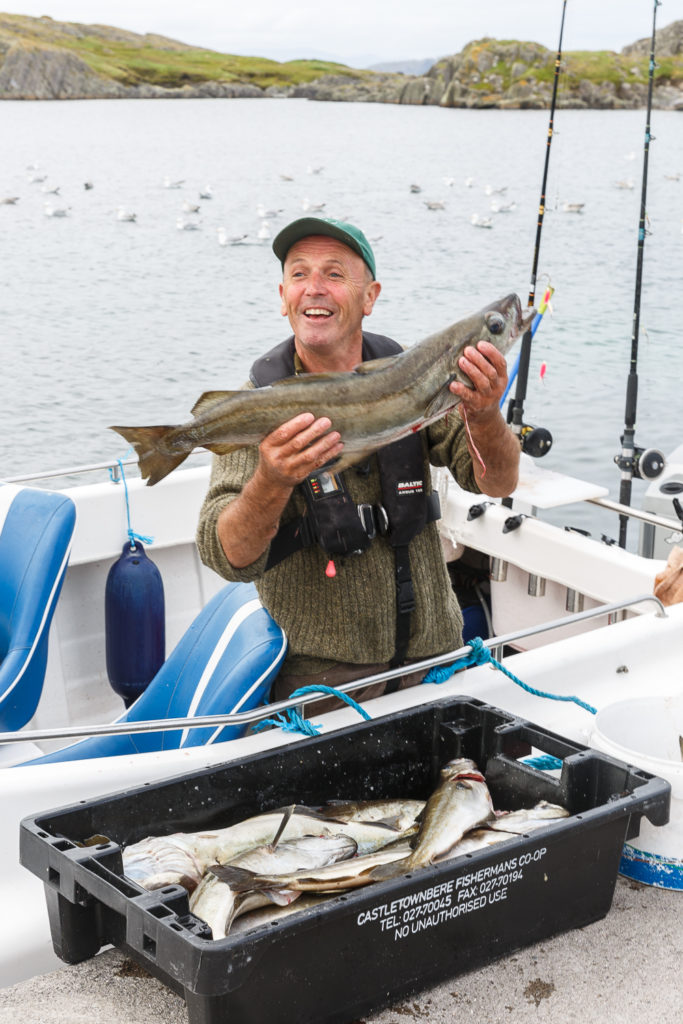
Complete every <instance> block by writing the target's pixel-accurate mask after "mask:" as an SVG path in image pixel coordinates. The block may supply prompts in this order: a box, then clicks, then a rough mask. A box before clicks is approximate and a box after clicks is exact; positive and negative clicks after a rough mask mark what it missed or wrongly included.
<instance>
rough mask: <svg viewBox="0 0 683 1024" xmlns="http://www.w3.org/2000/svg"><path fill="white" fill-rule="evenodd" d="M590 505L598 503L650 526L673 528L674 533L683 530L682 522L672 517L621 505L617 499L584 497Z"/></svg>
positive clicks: (611, 510) (608, 509)
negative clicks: (668, 517)
mask: <svg viewBox="0 0 683 1024" xmlns="http://www.w3.org/2000/svg"><path fill="white" fill-rule="evenodd" d="M586 501H587V502H589V503H590V504H591V505H599V506H600V508H604V509H607V511H608V512H618V513H619V515H620V516H630V517H631V518H632V519H637V520H639V521H640V522H642V523H650V525H652V526H663V527H664V529H665V530H673V531H674V532H675V533H681V532H682V531H683V523H681V522H680V521H679V522H676V521H675V520H674V519H667V518H666V516H658V515H655V514H654V513H653V512H644V511H643V509H640V508H633V507H632V506H631V505H622V504H620V503H619V502H618V501H610V499H609V498H586Z"/></svg>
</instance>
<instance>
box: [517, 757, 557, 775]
mask: <svg viewBox="0 0 683 1024" xmlns="http://www.w3.org/2000/svg"><path fill="white" fill-rule="evenodd" d="M522 764H528V765H529V767H530V768H538V769H539V771H542V772H554V771H557V769H558V768H561V767H562V761H560V759H559V757H553V756H552V754H539V756H538V757H523V758H522Z"/></svg>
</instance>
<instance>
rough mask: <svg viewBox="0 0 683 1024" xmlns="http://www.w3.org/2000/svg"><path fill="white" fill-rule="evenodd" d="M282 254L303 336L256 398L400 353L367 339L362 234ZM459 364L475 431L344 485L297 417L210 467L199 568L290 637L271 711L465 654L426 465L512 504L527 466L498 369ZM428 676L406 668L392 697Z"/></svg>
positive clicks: (371, 265)
mask: <svg viewBox="0 0 683 1024" xmlns="http://www.w3.org/2000/svg"><path fill="white" fill-rule="evenodd" d="M273 250H274V252H275V255H276V256H277V257H278V259H279V260H280V262H281V264H282V270H283V277H282V283H281V284H280V300H281V311H282V315H283V316H286V317H287V318H288V320H289V323H290V326H291V328H292V331H293V334H292V335H291V336H290V337H289V338H287V339H286V340H285V341H284V342H282V343H281V344H279V345H276V346H275V348H273V349H271V351H270V352H268V353H267V354H266V355H265V356H262V357H261V358H260V359H258V360H257V361H256V362H255V363H254V365H253V366H252V369H251V373H250V381H249V384H248V385H247V386H249V387H264V386H267V385H270V384H273V383H275V382H276V381H278V380H281V379H282V378H284V377H288V376H292V375H294V374H300V373H325V372H333V371H349V370H353V368H354V367H355V366H357V365H358V364H359V363H361V362H363V361H365V360H368V359H378V358H383V357H386V356H390V355H393V354H395V353H397V352H400V351H401V346H400V345H398V344H397V343H396V342H395V341H393V340H391V339H390V338H386V337H384V336H382V335H377V334H370V333H369V332H366V331H364V330H363V320H364V319H365V317H368V316H369V315H370V314H371V313H372V310H373V307H374V305H375V302H376V300H377V297H378V296H379V294H380V291H381V285H380V283H379V282H378V281H377V280H376V266H375V257H374V253H373V251H372V248H371V246H370V244H369V242H368V240H367V239H366V237H365V235H364V234H363V232H362V231H360V230H359V229H358V228H357V227H355V226H354V225H352V224H348V223H345V222H343V221H337V220H331V219H324V220H323V219H319V218H313V217H305V218H302V219H300V220H296V221H294V222H293V223H292V224H289V225H288V226H287V227H286V228H284V229H283V230H282V231H281V232H280V233H279V234H278V236H277V237H276V238H275V241H274V242H273ZM460 367H461V369H462V370H464V371H465V373H467V375H468V376H469V378H470V379H471V381H472V383H473V385H474V390H472V389H469V388H466V387H465V386H464V385H462V384H460V383H456V382H454V383H452V384H451V390H452V391H453V393H454V394H457V395H458V396H459V397H460V398H461V399H462V404H461V406H460V407H459V408H460V409H462V408H463V407H465V408H466V412H467V420H468V424H469V432H468V431H466V430H465V429H464V425H463V421H462V419H461V418H460V416H451V417H444V418H442V419H441V420H439V421H437V422H436V423H434V424H432V425H431V426H430V427H428V428H427V429H426V430H423V431H420V432H419V433H418V434H414V435H412V436H411V437H409V438H405V439H403V440H401V441H397V442H395V443H394V444H391V445H388V446H387V447H386V448H384V449H382V450H381V451H380V452H378V453H377V454H376V455H374V456H373V457H372V458H370V459H369V460H368V461H367V462H366V463H364V464H362V465H359V466H356V467H353V468H351V469H348V470H346V471H345V472H344V473H342V474H339V475H336V474H334V471H333V470H334V460H335V458H336V457H337V456H338V455H339V453H340V452H341V450H342V449H343V440H342V438H341V437H340V435H339V433H338V432H337V431H336V430H335V428H334V423H333V422H331V421H330V419H329V418H328V417H326V416H323V417H319V418H317V419H316V417H315V416H314V415H313V414H312V413H302V414H301V415H299V416H296V417H294V419H291V420H289V421H288V422H286V423H283V424H282V425H281V426H280V427H278V428H277V429H276V430H274V431H273V432H272V433H271V434H269V435H268V436H267V437H266V438H264V440H263V441H262V442H261V444H260V445H259V446H258V447H252V448H246V449H242V450H240V451H237V452H234V453H232V454H230V455H224V456H216V457H215V458H214V465H213V470H212V476H211V485H210V488H209V492H208V494H207V496H206V499H205V502H204V505H203V508H202V512H201V516H200V521H199V528H198V532H197V543H198V546H199V550H200V554H201V556H202V559H203V561H204V562H205V563H206V564H207V565H209V566H210V567H211V568H213V569H214V570H215V571H216V572H218V573H219V574H220V575H221V576H223V577H225V579H228V580H241V581H252V580H253V581H254V582H255V583H256V587H257V589H258V592H259V595H260V597H261V600H262V602H263V604H264V606H265V607H266V608H267V609H268V611H269V612H270V613H271V615H272V616H273V618H274V619H275V621H276V622H277V623H278V624H279V625H280V626H281V627H282V628H283V629H284V631H285V633H286V634H287V638H288V641H289V648H288V654H287V658H286V661H285V664H284V667H283V670H282V672H281V674H280V676H279V677H278V678H277V679H276V681H275V684H274V687H273V693H272V695H271V698H272V699H275V700H283V699H285V698H286V697H287V696H288V695H289V694H290V693H291V692H292V691H293V690H294V689H296V688H297V687H299V686H304V685H310V684H313V683H322V684H324V685H327V686H337V685H339V684H340V683H342V682H345V681H348V680H350V679H354V678H360V677H361V676H363V675H369V674H371V673H374V672H378V671H381V670H382V669H385V668H388V667H389V666H390V665H391V666H392V667H393V666H399V665H409V663H410V662H411V661H414V660H416V659H422V658H426V657H429V656H431V655H435V654H440V653H443V652H444V651H448V650H451V649H453V648H455V647H458V646H459V645H460V643H461V640H462V616H461V613H460V609H459V607H458V603H457V600H456V598H455V595H454V593H453V590H452V588H451V586H450V582H449V577H448V572H447V570H446V566H445V563H444V559H443V554H442V550H441V544H440V540H439V535H438V530H437V526H436V520H437V519H438V518H439V509H438V499H437V496H436V494H434V493H433V492H432V487H431V479H430V469H429V467H430V464H431V465H434V466H448V467H449V469H450V470H451V472H452V473H453V476H454V477H455V479H456V480H457V481H458V483H459V484H460V485H461V486H462V487H465V488H466V489H469V490H472V491H476V492H478V491H485V493H487V494H490V495H496V496H504V495H507V494H509V493H510V491H512V490H513V489H514V487H515V485H516V482H517V470H518V465H519V444H518V442H517V440H516V438H515V437H514V435H513V434H512V432H511V431H510V430H509V429H508V427H507V426H506V424H505V421H504V419H503V417H502V415H501V413H500V408H499V402H500V397H501V395H502V394H503V391H504V390H505V386H506V383H507V367H506V363H505V359H504V357H503V356H501V355H500V353H499V352H498V351H497V350H496V349H495V348H494V346H493V345H490V344H489V343H488V342H483V341H482V342H479V344H478V345H477V346H476V347H471V348H467V349H466V350H465V353H464V355H463V356H462V357H461V360H460ZM477 453H478V454H477ZM473 456H474V458H473ZM479 456H480V457H481V462H480V461H479ZM482 462H483V463H484V464H485V466H486V472H485V475H484V473H483V470H482ZM326 470H327V471H326ZM419 678H420V676H416V674H415V673H413V674H412V675H411V673H410V671H409V669H407V671H406V673H405V675H404V676H403V677H402V678H401V680H400V681H399V682H398V683H396V682H395V681H393V683H392V684H389V685H390V686H392V685H393V686H394V688H396V687H397V686H405V685H412V684H413V683H415V682H419ZM382 688H383V687H382V686H381V685H380V687H379V688H374V690H373V692H372V693H371V692H370V691H368V692H366V693H364V694H361V697H369V696H374V695H375V694H376V693H377V692H380V691H381V689H382ZM356 696H357V695H356ZM316 710H318V708H316Z"/></svg>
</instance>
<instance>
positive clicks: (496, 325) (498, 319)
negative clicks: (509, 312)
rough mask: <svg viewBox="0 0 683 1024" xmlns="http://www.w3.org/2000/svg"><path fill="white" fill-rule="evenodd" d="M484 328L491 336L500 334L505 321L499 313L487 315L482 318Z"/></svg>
mask: <svg viewBox="0 0 683 1024" xmlns="http://www.w3.org/2000/svg"><path fill="white" fill-rule="evenodd" d="M484 319H485V320H486V326H487V327H488V329H489V331H490V332H491V334H502V333H503V331H504V329H505V320H504V318H503V317H502V316H501V315H500V313H487V314H486V316H485V317H484Z"/></svg>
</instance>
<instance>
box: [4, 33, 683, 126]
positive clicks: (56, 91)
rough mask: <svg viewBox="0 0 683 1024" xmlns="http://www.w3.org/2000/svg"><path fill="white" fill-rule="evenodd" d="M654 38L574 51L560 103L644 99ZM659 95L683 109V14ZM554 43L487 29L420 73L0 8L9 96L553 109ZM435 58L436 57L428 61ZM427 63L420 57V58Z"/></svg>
mask: <svg viewBox="0 0 683 1024" xmlns="http://www.w3.org/2000/svg"><path fill="white" fill-rule="evenodd" d="M649 46H650V41H649V39H644V40H637V41H636V42H634V43H633V44H631V45H630V46H626V47H624V49H623V50H622V51H621V53H615V52H613V51H611V50H601V51H572V52H568V53H564V54H563V64H562V74H561V76H560V87H559V91H558V105H559V106H560V107H575V108H582V107H595V108H601V109H605V108H609V109H633V108H636V107H643V106H645V103H646V100H647V83H648V67H649V59H648V58H649ZM656 52H657V68H656V72H655V89H654V97H653V104H654V106H655V107H659V108H665V109H679V108H680V109H683V21H677V22H674V23H673V24H671V25H668V26H667V27H666V28H663V29H661V30H660V31H659V32H658V33H657V51H656ZM555 58H556V54H555V52H554V51H551V50H548V49H547V48H546V47H544V46H541V45H540V44H539V43H534V42H520V41H516V40H497V39H488V38H487V39H479V40H475V41H473V42H471V43H468V44H467V46H465V47H464V48H463V49H462V51H461V52H460V53H458V54H455V55H453V56H450V57H443V58H441V59H440V60H438V61H437V62H436V63H435V64H433V65H432V66H431V67H429V68H428V70H425V69H424V65H422V67H418V66H416V67H415V68H414V69H413V71H417V72H419V73H413V72H409V71H406V70H405V68H406V67H407V66H408V64H410V63H411V62H407V63H406V62H401V65H400V73H399V71H398V70H396V66H394V67H393V68H392V65H383V66H382V70H374V71H373V70H357V69H354V68H349V67H346V65H343V64H333V63H329V62H325V61H321V60H293V61H288V62H286V63H279V62H277V61H273V60H266V59H265V58H262V57H238V56H234V55H230V54H225V53H216V52H215V51H213V50H206V49H203V48H201V47H198V46H188V45H186V44H185V43H181V42H178V41H177V40H175V39H167V38H165V37H163V36H159V35H154V34H147V35H138V34H136V33H135V32H128V31H125V30H124V29H119V28H114V27H110V26H107V25H79V24H75V23H72V22H60V21H54V20H53V19H52V18H48V17H41V18H29V17H26V16H22V15H13V14H0V99H41V100H44V99H117V98H124V97H126V98H130V97H142V98H148V97H164V98H166V97H168V98H183V97H196V96H199V97H236V96H247V97H254V98H257V97H263V96H288V97H301V98H305V99H310V100H332V101H349V102H371V103H406V104H414V105H430V106H434V105H436V106H444V107H473V108H482V107H499V108H516V109H520V108H530V109H547V107H548V106H549V104H550V98H551V94H552V85H553V78H554V72H555ZM425 63H431V62H425ZM416 64H417V65H420V64H421V62H416Z"/></svg>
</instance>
